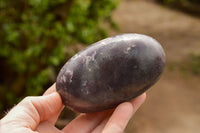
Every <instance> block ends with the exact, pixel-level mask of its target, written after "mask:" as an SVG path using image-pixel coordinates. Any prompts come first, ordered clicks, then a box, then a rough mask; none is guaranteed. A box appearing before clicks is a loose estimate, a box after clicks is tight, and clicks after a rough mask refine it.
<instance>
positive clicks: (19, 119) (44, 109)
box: [1, 92, 62, 130]
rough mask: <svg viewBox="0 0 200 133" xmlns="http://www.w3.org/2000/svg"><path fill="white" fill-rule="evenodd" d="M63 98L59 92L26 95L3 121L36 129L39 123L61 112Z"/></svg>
mask: <svg viewBox="0 0 200 133" xmlns="http://www.w3.org/2000/svg"><path fill="white" fill-rule="evenodd" d="M61 108H62V100H61V97H60V95H59V94H58V93H57V92H53V93H51V94H49V95H45V96H38V97H26V98H25V99H23V100H22V101H21V102H20V103H19V104H18V105H17V106H15V107H14V108H13V109H12V110H11V111H10V112H9V113H8V114H7V115H6V116H5V117H4V118H3V119H2V121H1V122H6V123H10V122H11V123H14V125H16V126H20V127H27V128H30V129H32V130H34V129H35V128H36V127H37V125H38V124H39V123H40V122H41V121H44V120H47V119H48V118H49V117H51V116H52V115H54V114H56V113H59V111H60V109H61Z"/></svg>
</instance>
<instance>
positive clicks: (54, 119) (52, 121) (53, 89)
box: [43, 83, 64, 124]
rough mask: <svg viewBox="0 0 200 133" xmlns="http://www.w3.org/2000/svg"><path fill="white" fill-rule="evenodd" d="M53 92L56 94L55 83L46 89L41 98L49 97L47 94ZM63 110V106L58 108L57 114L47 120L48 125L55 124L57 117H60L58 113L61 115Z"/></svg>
mask: <svg viewBox="0 0 200 133" xmlns="http://www.w3.org/2000/svg"><path fill="white" fill-rule="evenodd" d="M53 92H56V83H54V84H53V85H52V86H51V87H49V89H47V90H46V91H45V92H44V94H43V96H45V95H49V94H51V93H53ZM63 108H64V105H63V106H62V107H61V108H60V110H59V112H58V113H57V114H55V115H54V116H52V117H51V118H49V119H48V121H49V122H50V123H52V124H55V123H56V121H57V119H58V117H59V115H60V113H61V111H62V110H63Z"/></svg>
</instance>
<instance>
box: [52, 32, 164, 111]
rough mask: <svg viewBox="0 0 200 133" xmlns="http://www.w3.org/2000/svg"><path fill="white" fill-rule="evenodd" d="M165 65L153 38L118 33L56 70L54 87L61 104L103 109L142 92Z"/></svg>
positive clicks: (86, 108) (78, 108)
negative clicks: (57, 73)
mask: <svg viewBox="0 0 200 133" xmlns="http://www.w3.org/2000/svg"><path fill="white" fill-rule="evenodd" d="M164 66H165V53H164V51H163V48H162V47H161V45H160V44H159V43H158V42H157V41H156V40H155V39H153V38H151V37H149V36H146V35H141V34H122V35H117V36H113V37H109V38H106V39H104V40H101V41H99V42H96V43H94V44H93V45H91V46H89V47H87V48H86V49H84V50H82V51H80V52H79V53H77V54H76V55H75V56H73V57H72V58H71V59H70V60H69V61H68V62H67V63H66V64H65V65H64V66H63V68H62V69H61V71H60V72H59V75H58V77H57V81H56V89H57V92H58V93H59V94H60V95H61V98H62V101H63V103H64V105H66V106H68V107H70V108H71V109H73V110H75V111H78V112H85V113H90V112H98V111H103V110H106V109H111V108H114V107H116V106H117V105H118V104H120V103H122V102H124V101H129V100H131V99H133V98H135V97H137V96H138V95H140V94H142V93H143V92H145V91H146V90H147V89H148V88H149V87H151V86H152V85H153V84H154V83H155V82H156V81H157V80H158V79H159V77H160V75H161V73H162V71H163V69H164Z"/></svg>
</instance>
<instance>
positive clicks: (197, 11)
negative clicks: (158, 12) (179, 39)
mask: <svg viewBox="0 0 200 133" xmlns="http://www.w3.org/2000/svg"><path fill="white" fill-rule="evenodd" d="M155 1H157V2H159V3H161V4H165V5H167V6H170V7H172V8H175V9H179V10H182V11H184V12H186V13H190V14H193V15H195V16H198V17H200V0H155Z"/></svg>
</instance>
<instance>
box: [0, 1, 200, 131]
mask: <svg viewBox="0 0 200 133" xmlns="http://www.w3.org/2000/svg"><path fill="white" fill-rule="evenodd" d="M121 33H141V34H146V35H149V36H152V37H154V38H155V39H156V40H158V41H159V42H160V43H161V44H162V46H163V48H164V50H165V52H166V61H167V64H166V67H165V71H164V73H163V75H162V76H161V79H160V80H159V82H157V83H156V84H155V85H154V86H153V87H152V88H151V89H150V90H148V91H147V99H146V102H145V103H144V104H143V105H142V107H141V108H140V109H139V110H138V112H137V113H136V114H135V115H134V117H133V118H132V119H131V121H130V122H129V124H128V126H127V128H126V131H125V133H197V132H199V131H200V126H199V125H200V96H199V94H200V1H199V0H99V1H97V0H57V1H52V0H26V1H24V0H18V1H13V0H1V1H0V112H1V113H0V118H2V117H3V115H4V114H5V112H7V111H8V110H9V109H10V108H11V107H12V106H13V105H15V104H17V103H18V102H19V101H20V100H21V99H23V98H24V97H26V96H28V95H41V94H42V93H43V92H44V91H45V90H46V89H47V88H48V87H49V86H50V85H52V84H53V83H54V82H55V81H56V76H57V74H58V72H59V70H60V68H61V67H62V66H63V65H64V63H65V62H66V61H67V60H68V59H69V58H70V57H71V56H73V55H74V54H75V53H77V52H78V51H80V50H81V49H83V48H84V47H86V46H88V45H90V44H92V43H94V42H96V41H98V40H100V39H103V38H105V37H108V36H111V35H116V34H121ZM76 115H77V114H76V113H74V112H72V111H70V110H68V109H64V111H63V112H62V114H61V116H60V118H59V120H58V122H57V127H60V128H62V127H63V126H64V125H65V124H66V123H67V122H69V121H71V120H72V119H73V118H74V117H75V116H76Z"/></svg>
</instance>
